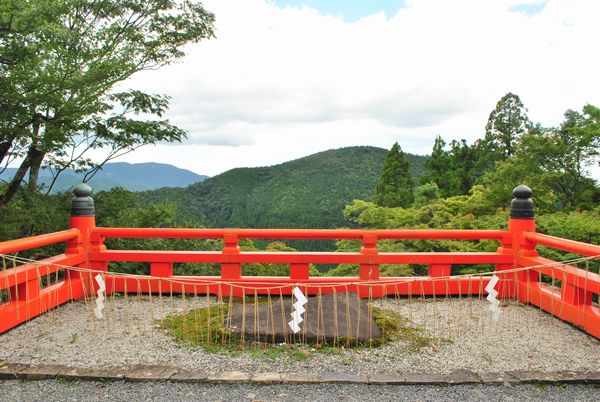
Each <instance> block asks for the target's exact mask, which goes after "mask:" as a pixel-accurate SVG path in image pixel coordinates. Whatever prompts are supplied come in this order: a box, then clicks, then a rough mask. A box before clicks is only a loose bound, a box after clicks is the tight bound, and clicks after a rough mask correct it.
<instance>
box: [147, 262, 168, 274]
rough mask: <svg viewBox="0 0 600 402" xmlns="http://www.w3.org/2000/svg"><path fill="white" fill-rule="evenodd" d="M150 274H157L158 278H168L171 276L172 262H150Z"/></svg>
mask: <svg viewBox="0 0 600 402" xmlns="http://www.w3.org/2000/svg"><path fill="white" fill-rule="evenodd" d="M150 276H157V277H160V278H170V277H171V276H173V263H172V262H151V263H150Z"/></svg>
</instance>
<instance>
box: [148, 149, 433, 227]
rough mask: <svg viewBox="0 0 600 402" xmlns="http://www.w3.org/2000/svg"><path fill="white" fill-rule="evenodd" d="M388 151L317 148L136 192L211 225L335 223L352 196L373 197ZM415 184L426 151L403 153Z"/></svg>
mask: <svg viewBox="0 0 600 402" xmlns="http://www.w3.org/2000/svg"><path fill="white" fill-rule="evenodd" d="M387 152H388V150H386V149H383V148H376V147H370V146H357V147H347V148H340V149H332V150H328V151H324V152H319V153H316V154H313V155H309V156H306V157H304V158H300V159H296V160H292V161H289V162H285V163H282V164H279V165H274V166H268V167H254V168H236V169H232V170H229V171H227V172H224V173H222V174H219V175H217V176H214V177H212V178H210V179H207V180H205V181H203V182H200V183H196V184H193V185H191V186H189V187H186V188H165V189H158V190H154V191H147V192H142V193H139V197H141V198H142V199H143V200H144V202H147V203H148V204H152V203H159V202H171V203H174V204H176V205H177V215H178V218H179V219H180V220H182V221H185V220H192V219H193V220H194V221H201V222H202V223H204V224H205V225H206V226H212V227H256V228H260V227H289V228H294V227H297V228H302V227H312V228H334V227H340V226H346V225H348V223H347V222H345V220H344V218H343V216H342V211H343V208H344V206H345V205H347V204H349V203H351V202H352V200H353V199H364V200H371V199H373V196H374V195H375V187H376V185H377V181H378V180H379V177H380V175H381V172H382V169H383V163H384V159H385V156H386V155H387ZM406 157H407V159H408V161H409V163H410V167H411V172H412V175H413V178H414V181H415V185H416V184H418V182H419V177H420V176H421V175H423V174H424V173H425V170H426V169H425V159H426V157H425V156H420V155H412V154H406Z"/></svg>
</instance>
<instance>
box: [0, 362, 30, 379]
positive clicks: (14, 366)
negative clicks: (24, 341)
mask: <svg viewBox="0 0 600 402" xmlns="http://www.w3.org/2000/svg"><path fill="white" fill-rule="evenodd" d="M29 367H31V366H30V365H29V364H21V363H8V362H2V364H0V379H2V380H14V379H15V378H17V374H18V373H19V372H21V371H23V370H25V369H26V368H29Z"/></svg>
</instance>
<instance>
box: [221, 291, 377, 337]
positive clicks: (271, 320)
mask: <svg viewBox="0 0 600 402" xmlns="http://www.w3.org/2000/svg"><path fill="white" fill-rule="evenodd" d="M307 299H308V303H306V304H305V305H304V308H305V310H306V311H305V312H304V313H303V315H302V317H303V319H304V321H302V322H301V323H300V328H301V330H300V332H298V333H297V334H294V333H293V332H292V330H291V329H290V327H289V325H288V322H289V321H291V319H292V317H291V316H290V314H291V312H292V311H293V309H294V307H293V306H292V304H293V303H294V300H295V299H293V298H289V299H284V300H283V302H281V301H274V302H273V303H272V304H271V305H269V304H266V303H262V304H258V305H254V304H253V303H246V304H245V306H244V305H242V304H239V303H236V304H234V305H233V308H232V312H231V320H230V321H229V322H226V323H225V325H226V327H228V328H230V329H231V330H232V332H233V333H235V334H238V335H239V336H241V335H242V333H243V336H244V339H246V340H249V341H250V340H254V341H260V342H267V343H279V342H288V343H291V342H292V341H294V342H302V343H306V342H307V343H314V342H317V343H318V342H332V341H334V340H335V339H339V338H351V339H356V340H358V341H360V342H368V341H369V340H370V339H379V338H381V331H380V330H379V328H378V327H377V324H375V321H374V320H373V318H372V317H370V313H369V309H368V307H367V304H366V303H365V302H364V301H363V300H362V299H361V298H359V297H358V295H357V294H356V293H344V294H335V295H334V294H326V295H323V296H321V297H320V298H319V297H308V298H307ZM319 299H320V300H319ZM244 317H245V319H244Z"/></svg>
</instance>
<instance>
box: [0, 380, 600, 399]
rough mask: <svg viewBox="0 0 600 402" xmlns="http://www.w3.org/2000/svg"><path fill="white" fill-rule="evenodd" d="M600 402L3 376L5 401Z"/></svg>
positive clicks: (489, 389) (477, 393)
mask: <svg viewBox="0 0 600 402" xmlns="http://www.w3.org/2000/svg"><path fill="white" fill-rule="evenodd" d="M149 400H157V401H159V400H161V401H163V400H164V401H200V400H202V401H265V402H266V401H285V402H292V401H325V400H328V401H338V400H341V401H366V400H368V401H421V402H425V401H449V400H452V401H487V400H490V401H545V402H548V401H568V402H571V401H597V400H600V388H598V387H594V386H592V385H566V386H553V385H550V386H541V385H514V386H492V385H455V386H418V385H403V386H393V385H380V386H373V385H356V384H307V385H284V384H280V385H262V386H253V385H226V384H206V383H197V384H183V383H155V382H154V383H153V382H144V383H130V382H93V381H81V382H69V381H65V380H47V381H25V382H23V381H18V380H5V381H0V401H11V402H21V401H43V402H52V401H61V402H69V401H77V402H79V401H132V402H134V401H149Z"/></svg>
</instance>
